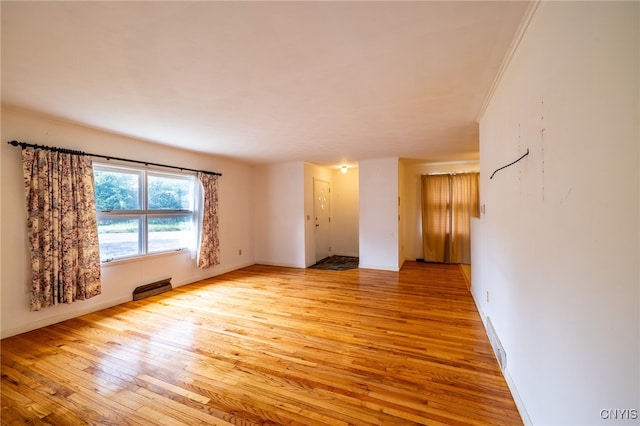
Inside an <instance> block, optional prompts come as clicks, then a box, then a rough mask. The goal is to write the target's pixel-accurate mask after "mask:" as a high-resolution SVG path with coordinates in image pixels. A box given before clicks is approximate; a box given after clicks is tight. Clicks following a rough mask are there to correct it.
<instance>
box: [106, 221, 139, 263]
mask: <svg viewBox="0 0 640 426" xmlns="http://www.w3.org/2000/svg"><path fill="white" fill-rule="evenodd" d="M139 230H140V220H139V219H100V220H98V240H99V241H100V260H102V261H106V260H111V259H117V258H120V257H129V256H136V255H138V254H141V253H140V244H139V242H138V241H139V240H138V235H139Z"/></svg>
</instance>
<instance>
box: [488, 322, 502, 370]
mask: <svg viewBox="0 0 640 426" xmlns="http://www.w3.org/2000/svg"><path fill="white" fill-rule="evenodd" d="M487 335H488V336H489V342H490V343H491V347H492V348H493V353H494V354H495V355H496V358H497V359H498V365H499V366H500V370H502V371H504V369H505V368H506V367H507V353H506V352H505V351H504V348H503V347H502V343H500V339H498V335H497V334H496V330H495V328H493V324H492V323H491V318H489V317H487Z"/></svg>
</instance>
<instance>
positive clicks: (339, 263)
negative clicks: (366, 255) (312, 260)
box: [309, 256, 359, 271]
mask: <svg viewBox="0 0 640 426" xmlns="http://www.w3.org/2000/svg"><path fill="white" fill-rule="evenodd" d="M358 263H359V258H357V257H350V256H331V257H325V258H324V259H322V260H321V261H319V262H318V263H316V264H315V265H312V266H310V267H309V268H310V269H328V270H331V271H346V270H347V269H356V268H357V267H358Z"/></svg>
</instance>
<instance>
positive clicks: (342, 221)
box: [331, 167, 360, 257]
mask: <svg viewBox="0 0 640 426" xmlns="http://www.w3.org/2000/svg"><path fill="white" fill-rule="evenodd" d="M358 174H359V169H358V168H357V167H353V168H350V169H349V171H348V172H347V173H342V172H340V170H339V169H335V170H333V186H332V187H331V210H332V214H331V248H332V252H333V254H335V255H338V256H354V257H358V256H359V252H360V251H359V250H360V249H359V246H358V243H359V235H358V230H359V211H358V207H359V194H358V192H359V188H358V180H359V179H358Z"/></svg>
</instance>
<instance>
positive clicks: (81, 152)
mask: <svg viewBox="0 0 640 426" xmlns="http://www.w3.org/2000/svg"><path fill="white" fill-rule="evenodd" d="M7 143H8V144H9V145H13V146H20V147H21V148H22V149H25V148H27V147H30V148H38V149H44V150H47V151H55V152H63V153H65V154H74V155H87V156H89V157H97V158H104V159H107V160H118V161H126V162H129V163H136V164H144V165H145V166H159V167H167V168H169V169H177V170H182V171H185V170H186V171H189V172H200V173H205V174H208V175H215V176H222V173H218V172H209V171H206V170H196V169H190V168H188V167H177V166H169V165H167V164H159V163H150V162H148V161H138V160H130V159H128V158H119V157H113V156H110V155H100V154H89V153H88V152H83V151H74V150H72V149H66V148H57V147H53V146H46V145H35V144H30V143H26V142H18V141H10V142H7Z"/></svg>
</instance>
